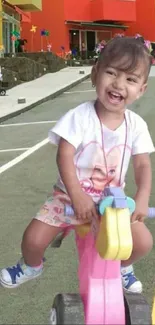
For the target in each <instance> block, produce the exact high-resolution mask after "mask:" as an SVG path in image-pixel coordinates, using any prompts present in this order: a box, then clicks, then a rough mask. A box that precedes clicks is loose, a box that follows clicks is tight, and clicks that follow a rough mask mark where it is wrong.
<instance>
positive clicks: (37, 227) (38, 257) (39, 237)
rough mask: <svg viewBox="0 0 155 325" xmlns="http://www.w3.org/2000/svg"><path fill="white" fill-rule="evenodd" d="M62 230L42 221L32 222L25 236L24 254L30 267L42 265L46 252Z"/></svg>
mask: <svg viewBox="0 0 155 325" xmlns="http://www.w3.org/2000/svg"><path fill="white" fill-rule="evenodd" d="M60 231H62V228H58V227H54V226H50V225H48V224H46V223H44V222H41V221H40V220H36V219H34V220H32V221H31V223H30V224H29V226H28V227H27V229H26V231H25V232H24V235H23V240H22V254H23V258H24V261H25V263H26V264H27V265H29V266H32V267H33V266H34V267H35V266H38V265H40V264H41V263H42V260H43V256H44V252H45V250H46V248H47V247H48V246H49V244H50V243H51V241H52V240H53V239H54V238H55V237H56V235H57V234H58V233H59V232H60Z"/></svg>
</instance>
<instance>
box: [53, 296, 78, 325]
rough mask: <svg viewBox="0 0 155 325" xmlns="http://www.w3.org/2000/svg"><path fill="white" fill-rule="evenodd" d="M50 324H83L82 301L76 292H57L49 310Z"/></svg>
mask: <svg viewBox="0 0 155 325" xmlns="http://www.w3.org/2000/svg"><path fill="white" fill-rule="evenodd" d="M49 323H50V325H57V324H62V325H71V324H77V325H79V324H80V325H82V324H84V310H83V303H82V300H81V298H80V295H78V294H58V295H57V296H56V297H55V299H54V303H53V306H52V309H51V311H50V322H49Z"/></svg>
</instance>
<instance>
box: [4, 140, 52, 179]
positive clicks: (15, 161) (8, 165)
mask: <svg viewBox="0 0 155 325" xmlns="http://www.w3.org/2000/svg"><path fill="white" fill-rule="evenodd" d="M48 142H49V139H48V138H46V139H44V140H43V141H41V142H39V143H37V144H36V145H35V146H33V147H32V148H30V149H28V150H26V151H25V152H23V153H22V154H21V155H20V156H18V157H16V158H14V159H12V160H10V161H9V162H8V163H6V164H4V165H3V166H1V167H0V174H2V173H4V172H5V171H6V170H8V169H9V168H11V167H13V166H15V165H17V164H18V163H19V162H21V161H22V160H24V159H25V158H27V157H28V156H30V155H31V154H32V153H34V152H35V151H37V150H38V149H40V148H41V147H43V146H45V145H46V144H47V143H48Z"/></svg>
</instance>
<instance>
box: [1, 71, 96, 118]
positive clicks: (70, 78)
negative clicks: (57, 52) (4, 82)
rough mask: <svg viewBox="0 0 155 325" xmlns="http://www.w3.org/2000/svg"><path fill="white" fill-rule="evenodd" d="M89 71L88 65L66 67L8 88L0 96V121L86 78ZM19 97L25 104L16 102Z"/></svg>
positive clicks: (56, 94) (52, 96)
mask: <svg viewBox="0 0 155 325" xmlns="http://www.w3.org/2000/svg"><path fill="white" fill-rule="evenodd" d="M80 71H81V72H82V71H84V74H81V73H80ZM90 73H91V67H90V66H88V67H87V66H86V67H68V68H64V69H62V70H60V71H58V72H55V73H48V74H46V75H44V76H42V77H40V78H38V79H36V80H33V81H29V82H26V83H23V84H21V85H19V86H16V87H14V88H12V89H10V90H8V91H7V94H6V96H4V97H3V96H0V122H2V121H3V120H6V119H8V118H10V117H13V116H15V115H18V114H20V113H22V112H24V111H26V110H29V109H31V108H32V107H34V106H36V105H37V104H40V103H42V102H44V101H46V100H48V99H51V98H54V97H56V96H58V95H59V94H60V93H62V92H64V91H66V90H68V89H69V88H70V87H72V86H75V85H76V84H78V83H80V82H81V81H83V80H84V79H86V78H88V77H89V76H90ZM21 97H23V98H26V103H25V104H18V98H21Z"/></svg>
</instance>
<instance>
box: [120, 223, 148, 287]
mask: <svg viewBox="0 0 155 325" xmlns="http://www.w3.org/2000/svg"><path fill="white" fill-rule="evenodd" d="M132 235H133V253H132V255H131V257H130V259H129V260H128V261H123V262H122V267H121V274H122V282H123V288H124V289H125V290H126V291H128V292H132V293H142V290H143V287H142V283H141V282H140V281H139V280H138V279H137V278H136V276H135V274H134V270H133V266H132V264H131V265H129V263H133V262H135V261H136V260H137V259H139V258H141V257H143V256H144V255H145V254H147V253H149V251H150V250H151V248H152V245H153V240H152V236H151V234H150V232H149V231H148V229H147V227H146V226H145V224H144V223H141V222H136V223H134V224H132ZM143 236H145V241H144V237H143ZM130 261H131V262H130ZM126 265H127V266H126Z"/></svg>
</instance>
